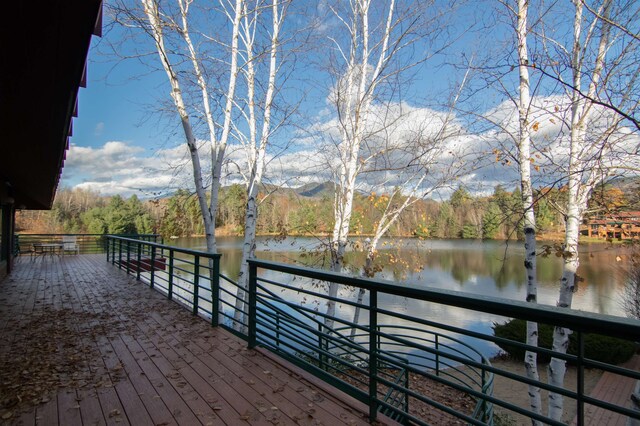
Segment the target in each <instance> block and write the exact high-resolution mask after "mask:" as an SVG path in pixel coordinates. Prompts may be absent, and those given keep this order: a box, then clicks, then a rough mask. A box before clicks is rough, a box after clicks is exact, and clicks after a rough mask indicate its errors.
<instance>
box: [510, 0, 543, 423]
mask: <svg viewBox="0 0 640 426" xmlns="http://www.w3.org/2000/svg"><path fill="white" fill-rule="evenodd" d="M528 9H529V1H528V0H518V6H517V11H516V15H517V24H516V35H517V37H516V39H517V44H518V47H517V50H518V71H519V77H520V78H519V81H520V85H519V86H520V90H519V98H518V121H519V126H518V138H517V142H516V146H517V150H518V166H519V169H520V188H521V191H522V208H523V212H524V215H523V222H524V250H525V255H524V259H525V260H524V269H525V276H526V283H527V296H526V300H527V302H529V303H536V301H537V297H538V288H537V284H538V283H537V279H536V273H537V269H536V218H535V212H534V209H533V207H534V203H533V185H532V183H531V159H532V156H531V127H530V126H531V123H530V122H529V108H530V105H531V94H530V89H529V87H530V85H529V68H528V66H529V51H528V48H527V36H528V33H529V30H528V27H527V26H528V21H527V13H528ZM526 340H527V344H528V345H530V346H538V324H537V323H535V322H531V321H527V339H526ZM537 355H538V354H537V353H536V352H533V351H526V353H525V359H524V366H525V371H526V373H527V377H528V378H529V379H531V380H536V381H538V380H540V375H539V373H538V356H537ZM529 404H530V406H531V411H533V412H534V413H536V414H542V400H541V397H540V388H539V387H538V386H535V385H529ZM531 423H532V424H533V425H534V426H537V425H540V424H541V422H540V421H537V420H532V421H531Z"/></svg>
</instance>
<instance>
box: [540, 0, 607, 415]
mask: <svg viewBox="0 0 640 426" xmlns="http://www.w3.org/2000/svg"><path fill="white" fill-rule="evenodd" d="M574 5H575V15H574V24H573V25H574V26H573V31H574V42H573V49H572V58H571V66H572V72H573V81H572V84H573V87H574V90H573V93H572V96H571V97H572V105H571V123H570V124H571V132H570V152H569V167H568V170H567V173H568V174H567V186H568V191H567V193H568V197H567V210H566V212H567V213H566V216H567V217H566V221H565V242H564V252H563V253H562V257H563V259H564V261H563V271H562V278H561V280H560V292H559V296H558V303H557V305H558V306H559V307H563V308H570V307H571V303H572V299H573V293H574V291H575V285H576V276H577V271H578V266H579V264H580V260H579V256H578V238H579V236H580V224H581V223H582V219H583V216H584V212H585V211H586V208H587V202H588V199H589V194H590V193H591V191H592V190H593V188H594V187H595V185H596V184H597V183H599V182H600V181H601V179H602V177H600V176H597V174H598V170H597V168H596V165H595V164H592V163H591V164H590V161H593V160H592V158H590V157H591V156H592V155H593V154H594V152H593V150H592V149H589V148H590V146H589V144H588V142H587V132H586V129H587V122H588V120H589V118H590V117H591V114H592V111H593V110H592V106H593V104H592V102H591V101H589V100H588V99H593V98H594V96H595V95H596V92H597V90H598V85H599V83H600V79H601V75H602V70H603V67H604V63H605V57H606V53H607V48H608V41H609V40H608V39H609V30H610V24H609V23H608V22H606V21H603V22H602V24H601V28H600V34H599V40H597V42H598V49H597V55H596V57H595V60H594V64H593V68H592V72H591V75H590V81H589V85H588V91H587V97H586V98H585V97H583V96H582V94H581V93H579V90H580V88H581V87H582V75H583V74H584V73H585V65H586V64H585V60H586V58H585V54H584V52H585V50H586V49H585V46H587V45H588V43H589V42H590V40H592V39H593V36H594V31H595V25H591V26H590V27H589V28H588V31H587V32H586V35H585V36H584V37H583V29H582V23H583V16H582V11H583V6H584V5H583V3H582V1H581V0H575V1H574ZM602 8H603V16H604V17H606V18H608V17H609V13H610V8H611V0H605V1H604V2H603V4H602ZM596 140H597V142H595V143H596V144H604V141H605V140H606V134H604V135H600V137H596ZM593 144H594V142H592V145H591V146H593ZM596 150H597V151H598V152H599V155H598V157H599V158H601V157H602V156H604V157H606V148H604V145H603V147H596ZM570 335H571V330H568V329H566V328H562V327H555V328H554V332H553V346H552V349H553V350H554V351H557V352H559V353H563V354H564V353H566V351H567V348H568V347H569V336H570ZM565 372H566V362H565V361H564V360H560V359H557V358H552V359H551V362H550V363H549V372H548V376H549V384H551V385H554V386H558V387H563V386H564V376H565ZM563 405H564V401H563V397H562V395H560V394H556V393H554V392H550V393H549V417H550V418H552V419H554V420H558V421H559V420H560V419H561V418H562V413H563V408H564V407H563Z"/></svg>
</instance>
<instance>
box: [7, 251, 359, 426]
mask: <svg viewBox="0 0 640 426" xmlns="http://www.w3.org/2000/svg"><path fill="white" fill-rule="evenodd" d="M0 342H1V343H0V380H1V381H0V423H4V424H25V425H27V424H28V425H33V424H43V425H45V424H51V425H55V424H61V425H80V424H84V425H94V424H96V425H104V424H110V425H111V424H113V425H124V424H133V425H136V426H138V425H173V424H180V425H197V424H206V425H238V424H247V423H249V424H308V425H312V424H313V425H316V424H327V425H335V424H349V425H358V424H360V425H364V424H369V423H368V420H367V417H366V415H365V414H363V413H364V412H365V411H366V407H365V406H364V405H363V404H359V403H357V402H355V401H354V400H352V399H351V398H349V397H348V396H346V395H344V394H340V393H338V392H337V391H336V392H331V393H329V392H327V390H326V388H325V387H324V386H320V387H318V386H316V385H317V384H318V383H317V382H316V380H315V379H314V378H312V377H309V376H307V375H306V374H305V373H303V372H301V371H300V370H297V369H295V368H293V367H292V366H290V365H288V364H286V363H281V362H277V361H276V360H274V359H273V357H271V356H268V355H267V354H265V353H264V352H262V351H260V350H257V351H256V350H248V349H247V348H246V343H245V342H243V341H242V340H240V339H238V338H236V337H235V336H233V335H232V334H230V333H228V332H226V331H224V330H222V329H220V328H212V327H211V326H210V325H209V324H207V323H206V322H205V321H204V320H202V319H200V318H196V317H193V316H192V315H191V314H190V313H189V312H188V311H187V310H186V309H183V308H181V307H179V306H178V305H177V304H175V303H173V302H171V301H168V300H166V299H165V298H164V297H163V296H162V295H160V294H159V293H157V292H155V291H153V290H151V289H149V288H148V287H147V286H145V285H143V284H141V283H139V282H136V281H135V280H134V279H133V278H130V277H128V276H126V275H125V274H124V273H122V272H121V271H118V270H117V269H116V268H114V267H113V266H111V265H110V264H108V263H107V262H106V259H105V256H102V255H79V256H62V257H58V256H52V257H40V258H38V259H36V260H35V261H31V260H30V259H29V258H28V257H26V258H22V259H19V260H18V262H17V265H16V269H15V271H14V272H13V273H12V275H10V276H9V277H6V278H5V279H4V280H2V281H0Z"/></svg>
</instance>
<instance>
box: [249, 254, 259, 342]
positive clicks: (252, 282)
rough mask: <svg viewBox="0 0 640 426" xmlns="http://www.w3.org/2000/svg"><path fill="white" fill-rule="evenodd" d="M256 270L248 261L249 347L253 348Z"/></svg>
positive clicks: (256, 286)
mask: <svg viewBox="0 0 640 426" xmlns="http://www.w3.org/2000/svg"><path fill="white" fill-rule="evenodd" d="M257 275H258V270H257V267H256V265H254V264H253V263H251V262H249V336H248V338H249V342H248V343H249V344H248V345H249V349H253V348H255V347H256V344H257V336H256V319H257V318H256V316H257V312H256V310H257V302H258V295H257V294H256V292H257V289H258V285H257V278H258V277H257Z"/></svg>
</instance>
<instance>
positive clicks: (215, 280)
mask: <svg viewBox="0 0 640 426" xmlns="http://www.w3.org/2000/svg"><path fill="white" fill-rule="evenodd" d="M209 266H210V267H211V268H210V271H211V272H210V274H211V276H210V277H209V278H210V279H211V325H212V326H214V327H217V326H218V323H219V321H220V256H214V257H213V258H211V259H209Z"/></svg>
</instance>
